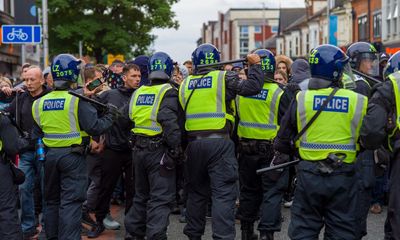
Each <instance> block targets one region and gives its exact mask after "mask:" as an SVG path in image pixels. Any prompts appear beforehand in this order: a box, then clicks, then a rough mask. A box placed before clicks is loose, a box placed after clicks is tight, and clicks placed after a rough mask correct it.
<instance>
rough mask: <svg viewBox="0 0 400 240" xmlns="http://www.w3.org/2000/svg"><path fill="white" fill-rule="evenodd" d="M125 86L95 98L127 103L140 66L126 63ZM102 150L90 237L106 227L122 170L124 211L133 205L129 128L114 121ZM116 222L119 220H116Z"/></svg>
mask: <svg viewBox="0 0 400 240" xmlns="http://www.w3.org/2000/svg"><path fill="white" fill-rule="evenodd" d="M122 79H123V81H124V86H123V87H119V88H116V89H111V90H109V91H105V92H104V93H102V94H101V95H100V96H99V97H98V99H99V101H100V102H103V103H111V104H113V105H114V106H116V107H118V108H123V107H124V106H125V105H127V104H128V103H129V99H130V97H131V95H132V93H133V92H134V91H135V90H136V89H137V88H138V87H139V83H140V79H141V73H140V68H139V66H137V65H135V64H126V65H125V66H124V67H123V70H122ZM104 136H105V141H104V147H103V151H102V154H101V155H99V156H98V158H97V162H98V165H99V168H100V175H101V176H100V185H99V186H101V187H100V188H99V192H98V196H97V204H96V208H95V215H96V227H95V228H94V229H92V231H90V232H88V237H89V238H96V237H98V236H99V235H100V234H101V233H102V232H103V231H104V229H105V227H107V228H109V227H108V225H109V224H108V222H106V221H104V220H105V219H106V217H108V216H109V210H110V200H111V197H112V194H113V191H114V188H115V185H116V184H117V182H118V179H119V177H120V176H121V175H122V174H124V178H123V179H124V180H125V188H124V189H125V191H126V195H125V199H126V201H125V213H127V212H128V211H129V209H130V207H131V206H132V199H133V190H134V186H133V176H132V174H133V172H132V154H131V149H130V147H129V131H125V128H124V127H123V126H121V124H120V123H119V122H115V123H114V124H113V126H112V127H111V128H110V129H109V130H108V131H107V132H106V134H105V135H104ZM118 225H119V223H118Z"/></svg>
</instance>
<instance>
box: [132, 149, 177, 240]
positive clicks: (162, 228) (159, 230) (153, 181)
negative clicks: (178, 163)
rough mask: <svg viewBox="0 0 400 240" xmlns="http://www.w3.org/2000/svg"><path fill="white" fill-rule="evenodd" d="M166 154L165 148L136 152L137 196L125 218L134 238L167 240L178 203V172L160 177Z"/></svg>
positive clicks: (134, 154)
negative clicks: (176, 195)
mask: <svg viewBox="0 0 400 240" xmlns="http://www.w3.org/2000/svg"><path fill="white" fill-rule="evenodd" d="M165 152H166V147H164V146H163V145H161V146H159V147H158V148H156V149H155V150H154V151H150V150H149V149H148V148H134V149H133V155H132V158H133V165H134V170H135V195H134V197H133V205H132V207H131V209H130V210H129V212H128V213H127V215H126V216H125V228H126V231H127V232H129V233H130V234H131V235H132V236H138V237H144V236H146V237H147V239H148V240H160V239H167V235H166V232H167V227H168V225H169V215H170V213H171V209H172V205H173V202H174V200H175V184H176V183H175V177H176V173H175V169H173V170H169V172H168V174H167V175H163V176H161V175H160V170H161V167H160V161H161V159H162V157H163V155H164V154H165Z"/></svg>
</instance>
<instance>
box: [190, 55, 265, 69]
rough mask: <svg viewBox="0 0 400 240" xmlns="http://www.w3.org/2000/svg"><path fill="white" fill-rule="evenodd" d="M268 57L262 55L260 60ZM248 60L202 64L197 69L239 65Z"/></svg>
mask: <svg viewBox="0 0 400 240" xmlns="http://www.w3.org/2000/svg"><path fill="white" fill-rule="evenodd" d="M265 57H267V56H264V55H261V56H260V58H265ZM246 61H247V58H240V59H236V60H229V61H223V62H217V63H211V64H202V65H199V66H197V68H199V69H200V68H211V67H222V66H224V65H226V64H232V63H239V62H246Z"/></svg>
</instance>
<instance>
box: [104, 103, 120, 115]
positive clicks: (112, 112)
mask: <svg viewBox="0 0 400 240" xmlns="http://www.w3.org/2000/svg"><path fill="white" fill-rule="evenodd" d="M106 114H110V115H111V116H112V117H113V119H116V118H118V117H119V116H121V113H120V111H119V109H118V108H117V107H116V106H115V105H113V104H111V103H107V110H106Z"/></svg>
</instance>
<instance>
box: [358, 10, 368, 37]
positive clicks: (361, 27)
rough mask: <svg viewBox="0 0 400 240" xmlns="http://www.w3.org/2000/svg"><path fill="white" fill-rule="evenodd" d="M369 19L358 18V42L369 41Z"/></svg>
mask: <svg viewBox="0 0 400 240" xmlns="http://www.w3.org/2000/svg"><path fill="white" fill-rule="evenodd" d="M368 35H369V34H368V17H367V16H366V15H365V16H362V17H359V18H358V41H368V38H369V36H368Z"/></svg>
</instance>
